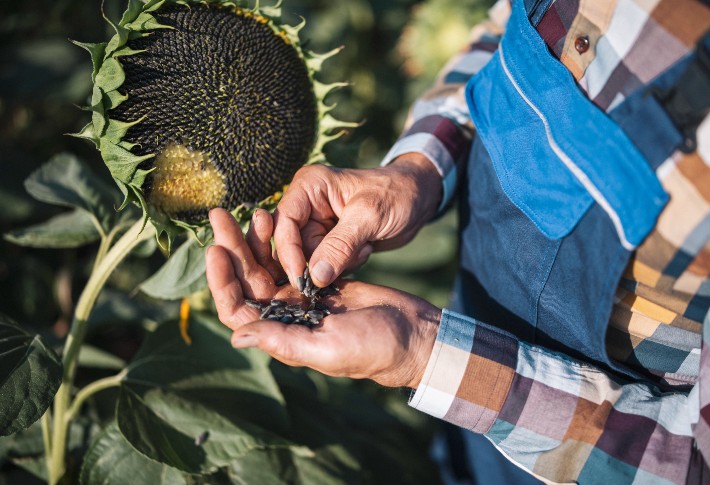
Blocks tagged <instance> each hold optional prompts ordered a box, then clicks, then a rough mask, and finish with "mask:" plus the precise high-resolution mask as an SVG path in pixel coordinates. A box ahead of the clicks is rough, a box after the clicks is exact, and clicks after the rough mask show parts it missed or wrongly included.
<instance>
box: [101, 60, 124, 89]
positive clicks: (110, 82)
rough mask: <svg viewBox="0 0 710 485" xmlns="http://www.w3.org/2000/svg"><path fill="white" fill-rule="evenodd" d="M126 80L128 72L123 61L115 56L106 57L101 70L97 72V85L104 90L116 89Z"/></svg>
mask: <svg viewBox="0 0 710 485" xmlns="http://www.w3.org/2000/svg"><path fill="white" fill-rule="evenodd" d="M125 80H126V73H125V72H124V71H123V67H122V66H121V63H120V62H118V61H117V60H116V59H114V58H113V57H109V58H108V59H105V60H104V62H103V64H101V67H100V68H99V72H97V73H96V81H95V82H96V85H97V86H99V87H100V88H101V89H102V90H103V91H104V92H106V93H107V92H109V91H115V90H116V89H118V88H120V87H121V85H122V84H123V81H125Z"/></svg>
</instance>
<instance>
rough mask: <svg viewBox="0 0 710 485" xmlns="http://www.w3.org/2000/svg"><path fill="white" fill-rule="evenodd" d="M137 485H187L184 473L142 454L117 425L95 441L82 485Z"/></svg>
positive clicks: (82, 469) (85, 466)
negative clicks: (108, 484)
mask: <svg viewBox="0 0 710 485" xmlns="http://www.w3.org/2000/svg"><path fill="white" fill-rule="evenodd" d="M129 481H130V483H131V484H133V485H186V484H187V483H188V482H187V481H186V479H185V475H184V473H182V472H180V471H179V470H176V469H175V468H171V467H169V466H167V465H163V464H162V463H158V462H155V461H153V460H150V459H148V458H146V457H145V456H143V455H141V454H140V453H138V452H137V451H136V450H135V449H134V448H133V447H132V446H131V445H130V444H129V443H128V441H126V439H125V438H124V437H123V436H121V433H120V432H119V430H118V426H117V425H116V424H112V425H110V426H108V427H107V428H106V429H104V430H103V431H102V432H101V433H99V434H98V435H96V437H95V438H94V441H93V443H92V444H91V447H90V448H89V451H87V452H86V455H85V456H84V463H83V465H82V468H81V478H80V483H82V484H86V485H95V484H97V483H128V482H129Z"/></svg>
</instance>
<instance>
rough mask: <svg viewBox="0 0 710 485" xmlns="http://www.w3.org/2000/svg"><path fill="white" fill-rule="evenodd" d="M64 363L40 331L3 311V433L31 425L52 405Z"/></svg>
mask: <svg viewBox="0 0 710 485" xmlns="http://www.w3.org/2000/svg"><path fill="white" fill-rule="evenodd" d="M61 382H62V364H61V361H60V360H59V357H58V356H57V354H56V353H54V351H53V350H52V349H51V348H49V347H48V346H47V345H46V344H45V343H44V341H43V340H42V338H40V337H39V335H33V334H31V333H29V332H26V331H25V330H23V329H22V328H20V327H19V326H18V325H17V324H16V323H14V322H12V321H11V320H10V319H9V318H7V317H6V316H4V315H1V314H0V409H2V413H0V436H7V435H10V434H13V433H17V432H18V431H20V430H22V429H25V428H27V427H29V426H30V425H31V424H32V423H34V422H35V421H37V420H38V419H39V418H40V417H42V415H43V414H44V412H45V411H46V410H47V408H48V407H49V405H50V403H51V402H52V399H53V398H54V395H55V394H56V392H57V390H58V389H59V385H60V384H61Z"/></svg>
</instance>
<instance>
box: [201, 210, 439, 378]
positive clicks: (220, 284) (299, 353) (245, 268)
mask: <svg viewBox="0 0 710 485" xmlns="http://www.w3.org/2000/svg"><path fill="white" fill-rule="evenodd" d="M210 222H211V223H212V227H213V229H214V234H215V245H214V246H212V247H210V248H209V250H208V252H207V280H208V283H209V287H210V290H211V292H212V295H213V297H214V300H215V304H216V307H217V311H218V314H219V318H220V320H221V321H222V322H223V323H224V324H225V325H227V326H228V327H229V328H230V329H232V331H233V332H234V333H233V336H232V344H233V345H234V346H235V347H238V348H244V347H257V348H259V349H261V350H263V351H264V352H267V353H268V354H270V355H271V356H272V357H274V358H276V359H277V360H280V361H281V362H284V363H286V364H289V365H294V366H307V367H311V368H313V369H315V370H317V371H320V372H322V373H324V374H327V375H331V376H347V377H352V378H368V379H372V380H374V381H376V382H378V383H380V384H382V385H384V386H389V387H398V386H408V387H413V388H416V387H417V386H418V385H419V382H420V381H421V378H422V375H423V373H424V369H425V368H426V364H427V361H428V359H429V355H430V354H431V351H432V348H433V345H434V341H435V338H436V331H437V328H438V322H439V319H440V316H441V312H440V310H439V309H438V308H436V307H435V306H433V305H431V304H429V303H427V302H426V301H424V300H422V299H420V298H417V297H414V296H412V295H409V294H407V293H404V292H401V291H397V290H394V289H391V288H386V287H382V286H376V285H371V284H366V283H362V282H358V281H346V280H338V281H336V285H337V286H338V287H339V288H340V292H339V294H337V295H333V296H329V297H326V298H323V300H322V301H323V302H324V303H326V304H327V305H328V306H329V307H330V309H331V311H332V314H331V315H329V316H327V317H325V318H324V319H323V320H322V321H321V323H320V324H319V325H317V326H316V327H314V328H312V329H309V328H307V327H305V326H301V325H286V324H283V323H280V322H276V321H264V320H259V312H258V311H257V310H256V309H254V308H252V307H249V306H248V305H246V304H245V299H255V300H261V301H268V300H271V299H274V298H278V299H283V300H287V301H288V302H289V304H292V303H297V302H300V303H304V302H305V301H306V300H305V297H304V296H303V295H301V294H300V293H299V292H298V290H296V289H295V288H294V287H293V286H291V285H285V286H281V287H277V286H276V284H275V281H278V280H279V279H280V278H281V277H282V276H283V270H282V269H281V267H280V265H279V264H278V263H277V262H276V261H275V260H274V259H273V257H272V250H271V244H270V239H271V236H272V233H273V220H272V218H271V215H270V214H269V213H268V212H266V211H263V210H258V211H256V213H255V214H254V218H253V219H252V224H251V226H250V229H249V231H248V232H247V235H246V238H245V237H243V236H242V232H241V230H240V228H239V225H238V224H237V223H236V221H235V220H234V218H233V217H232V216H231V214H229V213H228V212H227V211H225V210H222V209H214V210H213V211H211V212H210ZM314 224H315V223H314ZM283 257H284V254H283V253H281V258H282V260H283ZM301 258H303V255H302V254H301ZM320 286H323V285H322V284H321V285H320Z"/></svg>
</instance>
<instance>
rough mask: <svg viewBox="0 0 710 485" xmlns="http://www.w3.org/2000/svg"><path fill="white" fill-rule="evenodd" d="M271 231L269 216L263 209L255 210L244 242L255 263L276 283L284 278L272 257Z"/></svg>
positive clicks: (272, 226) (272, 223)
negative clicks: (264, 269) (247, 245)
mask: <svg viewBox="0 0 710 485" xmlns="http://www.w3.org/2000/svg"><path fill="white" fill-rule="evenodd" d="M273 231H274V222H273V219H272V218H271V214H269V213H268V212H267V211H265V210H264V209H257V210H256V211H254V215H253V216H252V218H251V224H250V225H249V230H248V231H247V235H246V240H247V244H249V247H250V248H251V250H252V253H253V254H254V258H255V259H256V261H257V263H258V264H259V265H261V266H263V267H264V268H266V270H267V271H268V272H269V274H270V275H271V277H272V278H273V279H274V281H278V280H280V279H281V278H282V277H283V276H284V271H283V269H281V266H279V265H278V264H277V263H276V261H274V258H273V257H272V248H271V235H272V233H273Z"/></svg>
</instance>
